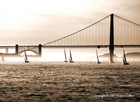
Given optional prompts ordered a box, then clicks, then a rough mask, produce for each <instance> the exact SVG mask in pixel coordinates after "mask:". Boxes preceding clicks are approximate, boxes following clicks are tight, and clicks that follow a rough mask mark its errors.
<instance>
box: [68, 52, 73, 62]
mask: <svg viewBox="0 0 140 102" xmlns="http://www.w3.org/2000/svg"><path fill="white" fill-rule="evenodd" d="M69 62H70V63H73V62H74V61H73V60H72V54H71V50H70V56H69Z"/></svg>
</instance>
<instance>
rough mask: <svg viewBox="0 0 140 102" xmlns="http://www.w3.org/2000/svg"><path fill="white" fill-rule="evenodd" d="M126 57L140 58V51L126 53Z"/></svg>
mask: <svg viewBox="0 0 140 102" xmlns="http://www.w3.org/2000/svg"><path fill="white" fill-rule="evenodd" d="M126 57H131V58H140V52H132V53H127V54H126Z"/></svg>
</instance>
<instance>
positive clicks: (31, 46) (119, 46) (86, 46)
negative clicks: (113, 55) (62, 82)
mask: <svg viewBox="0 0 140 102" xmlns="http://www.w3.org/2000/svg"><path fill="white" fill-rule="evenodd" d="M18 47H29V48H34V47H38V45H22V46H18ZM107 47H109V45H42V48H107ZM114 47H116V48H121V47H140V45H114ZM0 48H1V49H2V48H15V46H0Z"/></svg>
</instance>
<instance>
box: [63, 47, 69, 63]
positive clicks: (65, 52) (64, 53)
mask: <svg viewBox="0 0 140 102" xmlns="http://www.w3.org/2000/svg"><path fill="white" fill-rule="evenodd" d="M64 55H65V60H64V62H68V60H67V56H66V51H65V49H64Z"/></svg>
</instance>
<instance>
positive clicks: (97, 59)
mask: <svg viewBox="0 0 140 102" xmlns="http://www.w3.org/2000/svg"><path fill="white" fill-rule="evenodd" d="M96 63H98V64H100V63H101V62H100V61H99V57H98V52H97V49H96Z"/></svg>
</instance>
